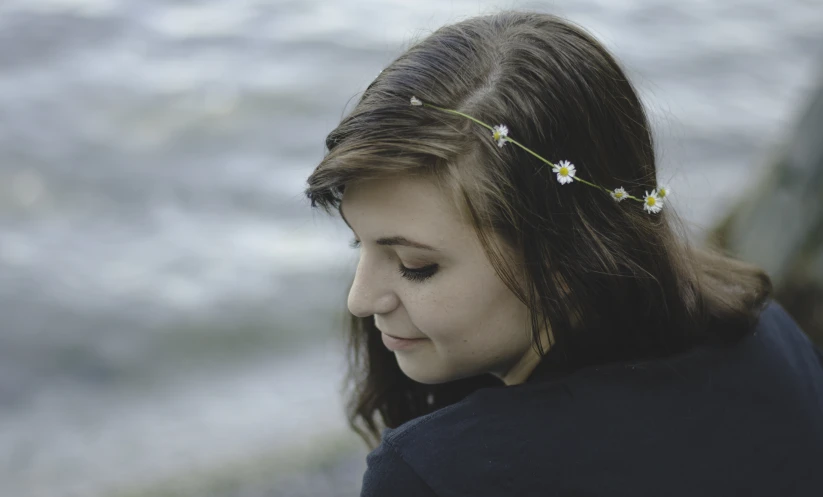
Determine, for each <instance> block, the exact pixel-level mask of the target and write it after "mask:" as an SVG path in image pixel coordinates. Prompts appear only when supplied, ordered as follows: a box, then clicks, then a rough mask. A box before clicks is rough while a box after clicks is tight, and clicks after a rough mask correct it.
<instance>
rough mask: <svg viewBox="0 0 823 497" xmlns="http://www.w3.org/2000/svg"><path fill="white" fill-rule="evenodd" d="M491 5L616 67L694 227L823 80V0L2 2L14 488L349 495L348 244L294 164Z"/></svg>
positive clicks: (0, 176)
mask: <svg viewBox="0 0 823 497" xmlns="http://www.w3.org/2000/svg"><path fill="white" fill-rule="evenodd" d="M498 8H522V9H527V8H535V9H538V10H541V11H546V12H553V13H558V14H561V15H564V16H567V17H569V18H571V19H572V20H574V21H576V22H578V23H580V24H582V25H583V26H584V27H586V28H588V29H589V30H590V31H592V32H593V33H594V34H595V35H596V36H597V37H598V38H599V39H600V40H602V41H603V42H604V43H605V44H606V45H607V47H608V48H609V49H611V50H612V51H613V52H614V53H615V54H616V55H617V56H618V57H619V58H620V60H621V61H622V62H623V63H624V65H625V66H626V67H627V69H628V71H629V74H630V76H631V77H632V78H634V81H635V83H636V84H637V86H638V87H639V88H640V90H641V92H642V96H643V98H644V100H645V101H646V102H647V104H648V106H649V110H650V113H651V117H652V120H653V122H654V125H655V128H656V132H657V133H658V139H659V141H658V148H659V150H660V164H659V167H660V172H661V174H660V178H661V181H662V182H669V183H670V184H671V187H672V191H673V197H672V200H671V202H672V203H673V204H674V207H675V208H676V209H678V210H679V211H680V213H681V214H682V215H683V216H684V217H685V218H686V219H688V220H689V221H690V222H692V223H693V226H694V228H695V230H696V231H695V233H698V236H699V233H700V229H701V228H702V227H707V226H708V225H710V224H711V223H712V222H714V221H716V220H717V219H718V218H719V217H720V216H721V215H722V214H723V213H724V212H725V210H727V209H728V208H729V206H730V205H732V203H733V202H734V201H735V200H736V199H737V198H738V197H739V195H740V193H741V192H742V191H743V190H742V189H743V188H744V187H745V186H746V185H748V184H750V183H751V182H752V181H753V180H754V179H755V178H756V177H757V176H758V175H759V174H760V172H761V171H762V169H763V168H764V167H765V166H766V165H767V162H768V158H769V154H770V151H771V150H773V148H774V146H775V145H777V144H779V143H781V142H782V141H783V140H784V139H785V132H786V130H787V128H788V127H789V125H790V124H791V123H792V122H793V121H794V120H795V118H796V116H797V115H798V114H799V113H800V112H802V110H803V106H804V104H805V102H806V100H807V99H808V97H809V92H810V89H811V88H812V87H813V86H814V85H815V84H816V82H817V81H818V80H819V78H820V77H821V62H823V57H822V56H823V29H821V26H823V3H821V1H820V0H805V1H804V0H786V1H783V2H774V1H766V0H746V1H731V0H712V1H709V0H703V1H690V2H671V1H669V0H609V1H606V0H583V1H558V2H507V3H502V2H486V1H467V0H466V1H461V0H455V1H449V2H445V1H432V0H424V1H419V2H400V1H397V0H382V1H379V2H378V1H358V2H350V1H334V0H274V1H263V0H231V1H228V0H226V1H210V2H184V1H169V0H0V495H2V496H10V497H11V496H14V497H34V496H38V497H39V496H48V497H57V496H61V497H62V496H89V497H97V496H114V495H184V494H186V495H200V496H204V495H215V496H217V495H223V496H228V495H247V496H253V495H261V496H262V495H267V496H275V497H279V496H285V495H290V496H292V495H313V496H321V495H355V494H356V492H357V489H358V487H359V481H360V477H361V476H362V471H363V469H364V468H365V465H364V462H363V461H362V458H363V457H364V456H365V452H364V451H363V449H362V448H361V447H360V446H359V445H358V444H359V441H358V440H355V439H354V436H353V435H351V434H350V433H348V432H347V431H346V429H345V422H344V420H343V414H342V405H341V401H340V399H339V393H338V387H339V383H340V380H341V374H342V372H343V369H342V366H343V363H342V360H343V358H342V355H341V351H342V348H343V347H342V342H341V338H342V331H341V330H340V322H341V321H340V318H341V317H342V316H343V314H342V311H343V310H344V305H345V294H346V288H347V287H346V284H347V283H348V281H349V280H348V278H350V277H351V274H353V269H354V262H355V257H356V254H355V252H354V251H352V250H351V249H349V248H348V247H347V244H346V242H347V240H348V237H349V234H348V233H347V232H346V231H347V230H346V229H344V226H341V225H342V222H339V221H337V220H333V219H326V218H325V217H324V215H323V214H322V213H314V214H313V213H311V212H310V209H309V208H308V203H307V202H306V201H305V200H304V199H303V197H302V189H303V187H304V182H305V178H306V177H307V176H308V175H309V174H310V173H311V171H312V170H313V168H314V166H315V165H316V164H317V162H318V161H319V160H320V158H321V157H322V155H323V152H324V148H323V144H324V138H325V135H326V134H327V133H328V132H329V131H330V130H331V129H332V128H333V127H334V126H335V125H336V123H337V122H338V121H339V119H340V117H341V116H342V114H343V112H344V109H346V108H350V106H351V105H352V103H353V97H356V96H357V95H358V94H359V92H361V91H362V90H363V89H365V87H366V86H367V85H368V83H370V82H371V80H372V79H373V78H374V77H375V76H376V75H377V73H378V72H379V71H380V70H381V69H382V68H383V67H384V66H385V65H387V64H388V63H389V62H390V61H391V60H392V59H393V58H394V57H396V56H397V55H398V54H399V53H400V52H401V51H402V50H403V48H405V47H406V46H407V45H408V43H410V42H411V41H413V40H414V39H416V38H419V37H422V36H425V34H426V33H428V32H431V31H432V30H433V29H436V28H437V27H438V26H440V25H442V24H445V23H448V22H454V21H458V20H460V19H462V18H465V17H468V16H471V15H475V14H480V13H485V12H490V11H493V10H496V9H498ZM341 461H342V462H341Z"/></svg>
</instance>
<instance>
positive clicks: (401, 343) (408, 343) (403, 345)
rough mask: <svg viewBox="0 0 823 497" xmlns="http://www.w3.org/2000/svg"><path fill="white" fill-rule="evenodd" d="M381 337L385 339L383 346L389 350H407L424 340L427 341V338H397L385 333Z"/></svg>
mask: <svg viewBox="0 0 823 497" xmlns="http://www.w3.org/2000/svg"><path fill="white" fill-rule="evenodd" d="M380 336H381V337H382V338H383V345H385V346H386V348H388V349H389V350H403V349H407V348H409V347H414V346H415V345H417V344H419V343H420V342H422V341H423V340H426V339H425V338H397V337H393V336H391V335H387V334H385V333H383V332H381V333H380Z"/></svg>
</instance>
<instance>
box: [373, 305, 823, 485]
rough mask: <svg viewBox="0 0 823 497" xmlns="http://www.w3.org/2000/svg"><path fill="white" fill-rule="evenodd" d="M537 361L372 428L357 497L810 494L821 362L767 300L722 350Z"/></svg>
mask: <svg viewBox="0 0 823 497" xmlns="http://www.w3.org/2000/svg"><path fill="white" fill-rule="evenodd" d="M544 363H547V361H545V360H544V361H543V362H541V363H540V364H539V365H538V366H537V368H536V369H535V370H534V371H533V372H532V373H531V375H530V376H529V378H528V379H527V381H526V382H524V383H521V384H518V385H512V386H501V387H489V388H481V389H479V390H477V391H475V392H473V393H471V394H469V395H468V396H467V397H465V398H464V399H463V400H461V401H459V402H457V403H455V404H452V405H450V406H447V407H444V408H442V409H439V410H437V411H435V412H432V413H430V414H427V415H425V416H420V417H418V418H415V419H413V420H410V421H408V422H406V423H404V424H403V425H401V426H400V427H398V428H394V429H392V428H385V429H384V430H383V432H382V443H381V444H380V446H379V447H378V448H376V449H375V450H374V451H372V452H371V453H370V454H369V455H368V456H367V459H366V461H367V469H366V472H365V474H364V475H363V485H362V491H361V494H360V495H361V497H376V496H380V497H411V496H415V497H434V496H437V497H457V496H461V497H509V496H511V497H514V496H517V497H521V496H522V497H531V496H534V497H537V496H540V497H549V496H558V497H560V496H562V497H572V496H575V497H583V496H586V497H589V496H591V497H595V496H609V497H620V496H626V497H629V496H631V497H644V496H654V497H660V496H666V497H679V496H684V497H685V496H688V497H695V496H701V497H702V496H707V497H708V496H712V497H714V496H746V497H755V496H763V497H778V496H779V497H790V496H808V497H821V496H823V355H821V353H820V350H819V349H818V348H817V347H815V346H814V345H813V344H812V343H811V342H810V341H809V339H808V338H807V337H806V335H805V334H804V332H803V331H802V330H800V329H799V328H798V326H797V324H796V323H795V322H794V321H793V320H792V318H791V317H790V316H789V315H788V314H787V313H786V312H785V311H784V310H783V308H782V307H780V306H779V305H778V304H777V303H776V302H774V301H771V302H770V303H769V305H768V307H767V308H766V309H765V310H764V311H763V312H762V313H761V315H760V320H759V322H758V324H757V326H756V328H755V329H754V330H753V333H751V334H749V335H747V336H746V337H745V338H744V339H743V340H742V341H741V342H739V343H737V344H735V345H734V346H731V347H698V348H694V349H692V350H690V351H688V352H685V353H682V354H679V355H676V356H672V357H669V358H666V359H658V360H652V361H644V362H633V363H629V362H623V363H613V364H609V365H606V366H592V367H588V368H584V369H580V370H577V371H575V372H574V373H572V374H570V375H562V376H559V375H557V374H556V373H554V372H552V371H550V370H549V369H548V368H547V367H546V366H545V365H544Z"/></svg>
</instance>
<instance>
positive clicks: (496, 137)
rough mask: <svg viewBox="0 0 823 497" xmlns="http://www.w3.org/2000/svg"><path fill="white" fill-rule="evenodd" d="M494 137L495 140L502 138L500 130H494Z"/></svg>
mask: <svg viewBox="0 0 823 497" xmlns="http://www.w3.org/2000/svg"><path fill="white" fill-rule="evenodd" d="M494 139H495V140H499V139H500V132H499V131H495V132H494Z"/></svg>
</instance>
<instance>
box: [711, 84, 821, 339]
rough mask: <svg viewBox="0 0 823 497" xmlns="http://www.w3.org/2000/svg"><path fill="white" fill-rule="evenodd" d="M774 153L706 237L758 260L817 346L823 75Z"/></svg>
mask: <svg viewBox="0 0 823 497" xmlns="http://www.w3.org/2000/svg"><path fill="white" fill-rule="evenodd" d="M774 157H775V159H774V165H773V166H772V167H771V168H769V170H768V172H767V174H766V175H765V176H764V177H763V179H762V180H761V181H760V183H759V184H757V185H756V186H755V187H754V188H753V189H752V190H751V191H750V192H748V194H747V195H745V197H744V198H743V200H742V201H741V202H740V203H739V204H738V205H737V206H735V208H733V209H732V211H731V212H730V213H729V215H728V216H727V217H726V218H725V219H723V220H722V221H721V222H720V223H719V224H718V225H717V226H716V227H714V229H713V231H712V233H711V234H710V237H709V239H710V241H712V242H714V243H717V244H718V245H719V246H720V247H722V248H723V249H725V250H726V251H727V252H729V253H731V254H732V255H734V256H736V257H739V258H740V259H743V260H746V261H749V262H752V263H754V264H757V265H759V266H760V267H762V268H764V269H765V270H766V271H767V272H768V273H769V275H770V276H771V277H772V281H773V282H774V285H775V298H776V299H777V300H778V301H779V302H780V303H781V304H782V305H783V306H784V307H785V308H786V309H787V310H788V311H789V313H790V314H791V315H792V316H793V317H794V318H795V320H797V322H798V323H799V324H800V326H801V327H802V328H803V329H804V330H805V331H806V333H807V334H808V335H809V336H810V337H811V338H812V339H813V340H814V341H815V342H816V343H817V344H819V345H822V346H823V79H821V81H820V83H819V85H818V87H817V89H816V90H815V91H813V92H812V94H811V99H810V101H809V104H808V107H807V109H806V111H805V113H803V114H802V116H801V118H800V120H799V121H798V123H797V124H796V125H795V127H794V128H793V129H792V130H791V131H790V132H789V133H787V135H786V141H785V143H784V145H783V146H782V147H781V148H780V149H779V150H777V151H776V153H775V154H774Z"/></svg>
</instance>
